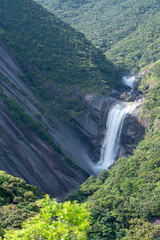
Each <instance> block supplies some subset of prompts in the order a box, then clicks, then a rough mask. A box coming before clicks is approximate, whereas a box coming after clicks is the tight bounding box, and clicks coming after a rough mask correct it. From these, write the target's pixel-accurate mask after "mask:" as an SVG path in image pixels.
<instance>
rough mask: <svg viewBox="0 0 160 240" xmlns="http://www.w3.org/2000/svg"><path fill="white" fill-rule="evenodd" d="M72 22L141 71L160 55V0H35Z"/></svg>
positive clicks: (109, 53)
mask: <svg viewBox="0 0 160 240" xmlns="http://www.w3.org/2000/svg"><path fill="white" fill-rule="evenodd" d="M35 1H37V2H39V3H41V4H42V5H43V6H45V7H46V8H47V9H49V10H51V11H52V12H54V13H55V14H56V15H57V16H59V17H60V18H61V19H64V20H65V21H67V22H68V23H70V24H72V26H74V27H75V28H76V29H78V30H80V31H81V32H83V33H84V34H85V36H86V37H87V38H88V39H90V40H91V41H92V42H93V44H94V45H96V46H99V47H100V48H101V49H102V50H103V51H104V52H106V56H107V57H108V58H110V59H112V60H113V61H114V62H115V63H116V64H121V65H123V66H125V67H127V68H129V69H130V70H133V68H134V71H137V70H138V69H140V68H141V67H143V66H145V65H146V64H148V63H149V62H151V61H156V60H157V59H159V57H160V53H159V52H160V44H159V31H160V25H159V19H160V4H159V1H158V0H153V1H149V0H145V1H144V0H143V1H142V0H135V1H132V0H123V1H122V0H119V1H111V0H100V1H96V0H85V1H76V0H67V1H63V0H55V1H52V0H35Z"/></svg>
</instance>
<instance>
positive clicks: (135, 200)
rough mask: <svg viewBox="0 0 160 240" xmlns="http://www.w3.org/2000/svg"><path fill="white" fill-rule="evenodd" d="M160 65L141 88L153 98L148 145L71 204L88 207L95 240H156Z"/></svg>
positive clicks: (148, 106)
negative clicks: (153, 222)
mask: <svg viewBox="0 0 160 240" xmlns="http://www.w3.org/2000/svg"><path fill="white" fill-rule="evenodd" d="M159 79H160V63H159V62H158V63H157V64H155V65H154V67H153V68H151V70H150V72H149V73H146V74H145V75H143V77H142V79H141V84H140V86H139V89H140V90H142V91H143V92H144V93H148V94H147V97H146V100H145V103H144V106H143V109H142V113H141V117H145V118H146V119H148V121H149V126H148V128H147V129H146V133H145V137H144V140H142V141H141V142H140V143H139V146H138V147H137V149H136V150H135V152H134V155H133V156H131V157H130V158H120V159H119V160H118V161H116V163H115V166H114V167H112V168H111V169H109V170H103V171H102V172H101V174H100V175H99V177H98V178H95V177H93V176H91V177H90V178H89V179H88V180H87V181H86V182H85V183H84V184H82V187H81V189H80V190H78V191H77V192H75V193H74V194H73V195H71V196H69V197H68V198H67V199H70V200H75V199H77V200H78V201H79V202H87V203H88V209H89V210H90V211H91V228H90V233H89V236H90V239H96V240H98V239H105V240H107V239H108V240H113V239H125V240H130V239H137V240H142V239H146V240H150V239H153V240H156V239H159V235H157V232H158V230H156V228H155V229H154V227H153V226H152V225H151V223H150V222H151V221H152V220H153V219H154V218H157V219H159V216H160V195H159V192H160V95H159V91H160V81H159Z"/></svg>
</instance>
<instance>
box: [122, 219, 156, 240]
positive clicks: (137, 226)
mask: <svg viewBox="0 0 160 240" xmlns="http://www.w3.org/2000/svg"><path fill="white" fill-rule="evenodd" d="M130 224H131V226H130V229H129V230H127V231H126V236H125V237H124V238H122V240H159V230H160V227H159V226H157V227H155V226H152V224H151V223H148V222H144V221H142V220H141V219H132V220H131V221H130Z"/></svg>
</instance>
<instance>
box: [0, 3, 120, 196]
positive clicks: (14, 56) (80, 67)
mask: <svg viewBox="0 0 160 240" xmlns="http://www.w3.org/2000/svg"><path fill="white" fill-rule="evenodd" d="M0 80H1V81H0V85H1V88H0V105H1V120H0V128H1V133H2V134H1V135H0V153H1V154H0V169H1V170H5V171H7V172H8V173H10V174H13V175H14V176H16V177H21V178H23V179H25V180H26V181H27V183H30V184H33V185H35V186H37V187H38V188H39V189H40V190H41V191H43V192H45V193H49V194H51V195H52V196H54V197H57V198H59V199H60V198H62V197H64V196H65V195H66V194H68V193H69V192H72V191H73V190H75V189H77V188H78V187H79V186H80V184H81V183H82V182H83V181H84V180H85V179H86V178H87V176H88V174H91V173H93V171H92V170H91V168H90V167H89V161H90V156H89V153H88V150H87V149H86V147H85V146H84V144H83V143H82V141H81V140H80V139H79V138H78V137H77V136H76V134H75V131H74V130H73V129H72V127H71V126H70V122H69V120H70V119H71V118H72V116H75V115H76V114H78V113H82V112H83V111H84V108H85V107H84V99H85V93H87V94H88V93H93V94H96V93H105V94H109V92H110V90H111V87H112V86H114V85H115V84H116V82H118V81H119V74H118V73H117V70H115V68H114V67H113V64H112V63H111V62H110V61H107V60H106V59H105V57H104V56H103V54H102V53H101V52H100V51H99V50H97V49H96V48H94V46H93V45H92V44H91V43H90V42H89V41H88V40H86V39H85V37H84V35H83V34H81V33H78V32H77V31H75V30H74V29H72V28H71V27H70V26H69V25H67V24H65V23H64V22H62V21H60V20H59V19H58V18H56V17H55V16H54V15H53V14H51V13H48V12H47V11H46V10H44V9H43V8H42V7H40V5H39V4H37V3H35V2H34V1H31V0H23V1H21V0H13V1H10V0H2V1H0ZM59 119H61V121H60V120H59ZM77 166H79V167H80V168H81V169H79V168H78V167H77ZM82 168H83V169H84V170H85V171H86V172H87V173H86V172H84V171H83V170H82Z"/></svg>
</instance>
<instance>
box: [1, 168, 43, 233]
mask: <svg viewBox="0 0 160 240" xmlns="http://www.w3.org/2000/svg"><path fill="white" fill-rule="evenodd" d="M39 196H40V195H39V193H38V189H37V188H36V187H34V186H31V185H28V184H26V182H25V181H24V180H22V179H20V178H15V177H13V176H11V175H8V174H6V173H5V172H2V171H0V233H1V235H2V233H3V232H4V231H3V228H4V229H6V228H7V229H9V228H20V226H21V223H22V222H23V221H25V220H26V219H27V218H29V217H31V216H33V215H34V214H35V212H37V211H38V207H37V205H36V203H35V201H36V200H37V199H38V198H39ZM1 235H0V236H1Z"/></svg>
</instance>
